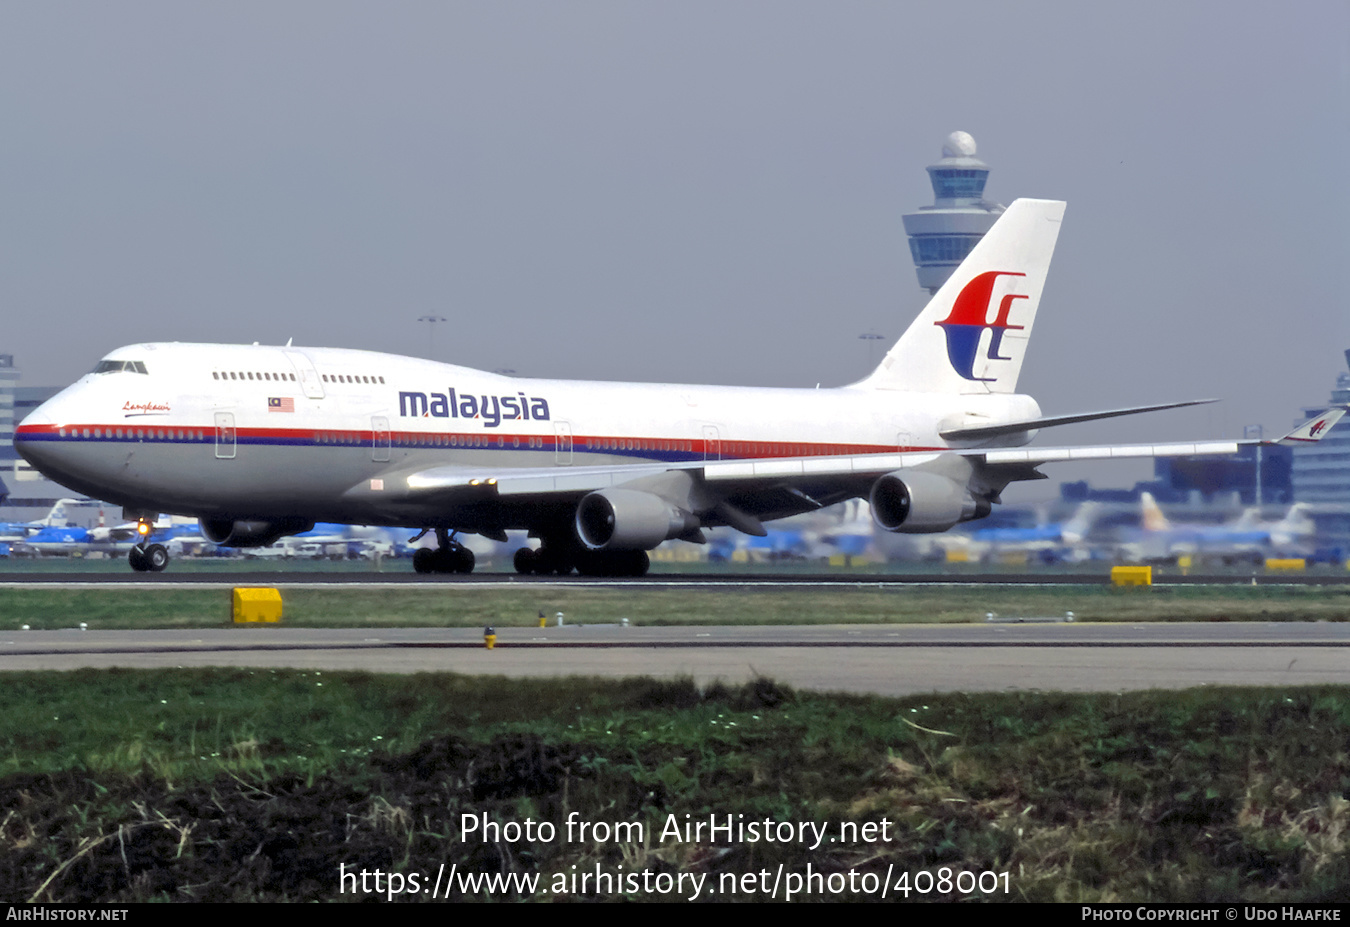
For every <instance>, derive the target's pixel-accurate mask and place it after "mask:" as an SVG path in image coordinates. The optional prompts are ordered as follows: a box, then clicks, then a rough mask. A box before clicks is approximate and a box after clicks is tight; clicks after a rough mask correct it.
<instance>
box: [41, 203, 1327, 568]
mask: <svg viewBox="0 0 1350 927" xmlns="http://www.w3.org/2000/svg"><path fill="white" fill-rule="evenodd" d="M1063 214H1064V204H1063V203H1061V202H1055V201H1049V200H1027V199H1023V200H1018V201H1016V202H1015V203H1013V204H1012V205H1011V206H1010V207H1009V208H1008V209H1007V211H1006V212H1005V213H1004V214H1003V215H1002V216H1001V217H1000V218H999V220H998V222H997V224H996V225H995V226H994V227H993V228H992V229H991V230H990V231H989V233H988V234H987V235H986V236H985V237H984V239H983V240H982V241H981V242H980V243H979V244H978V245H976V247H975V248H974V250H973V251H971V253H970V255H969V256H968V257H967V258H966V259H965V261H964V262H963V263H962V264H961V265H960V267H958V268H957V270H956V271H955V273H954V274H953V275H952V277H951V279H950V280H949V281H948V282H947V283H946V285H945V286H943V287H942V289H941V290H939V291H938V293H937V294H936V295H935V296H934V297H933V299H932V300H931V301H930V302H929V303H928V305H927V307H925V308H924V309H923V310H922V311H921V312H920V313H919V315H918V316H917V317H916V318H915V320H914V322H913V323H912V324H911V325H910V326H909V328H908V330H907V331H906V332H905V333H904V335H903V336H902V337H901V338H900V340H899V341H898V342H897V343H896V344H895V346H894V347H893V348H892V349H891V350H890V352H889V353H888V354H887V355H886V357H885V358H884V359H883V360H882V362H881V365H880V366H879V367H878V368H877V369H876V370H875V371H873V372H872V373H871V374H870V375H869V376H868V377H866V378H865V379H863V380H861V381H860V382H858V383H854V384H852V385H850V386H845V387H840V388H836V389H759V388H748V387H719V386H676V385H667V384H640V383H602V382H581V381H567V380H527V379H516V378H512V377H505V376H500V375H497V374H492V373H485V372H483V371H478V370H471V369H468V368H465V367H457V366H452V365H448V364H440V363H433V362H432V361H428V360H421V359H417V358H410V357H397V356H393V355H389V354H376V353H371V352H367V351H354V350H340V349H335V348H300V347H292V346H291V345H289V344H287V345H285V346H280V347H273V346H262V345H212V344H138V345H132V346H130V347H125V348H119V349H118V350H116V351H113V352H112V353H111V354H109V355H107V357H105V358H104V359H103V360H101V361H99V363H98V365H97V366H96V367H95V368H94V370H93V372H91V373H89V374H87V375H86V376H84V377H83V378H81V379H80V380H79V381H78V382H76V383H75V384H74V385H72V386H70V387H68V388H67V389H65V390H63V391H62V392H61V393H59V394H58V395H56V396H55V397H53V398H52V399H50V400H49V401H47V402H46V403H44V404H43V405H42V406H41V407H39V408H38V409H36V410H35V411H34V412H33V413H32V414H31V415H29V416H28V417H27V418H26V419H25V420H24V421H23V423H22V424H21V425H20V426H19V428H18V429H17V432H16V434H15V438H14V444H15V446H16V447H17V448H18V450H19V452H20V453H21V454H22V455H23V456H24V457H25V458H26V459H27V460H29V461H30V462H31V463H32V464H33V466H35V467H37V468H38V469H39V470H41V471H42V472H43V473H44V474H46V475H47V476H48V477H50V478H51V479H53V480H56V481H57V482H60V483H62V484H64V485H66V486H69V487H71V488H72V489H75V490H78V491H80V492H84V493H87V494H88V495H90V496H92V497H95V498H98V499H106V500H108V501H110V502H114V503H120V504H121V505H122V506H123V507H124V511H125V512H126V513H127V517H129V518H135V519H138V520H139V521H140V523H141V525H143V526H144V527H145V530H146V531H147V532H148V530H149V526H150V525H151V524H152V523H153V521H154V518H155V517H156V515H157V514H159V513H165V512H167V513H174V514H179V515H188V516H194V517H196V518H199V519H200V521H201V527H202V533H203V534H204V535H205V536H206V537H207V538H209V539H210V540H212V541H214V542H216V543H219V544H224V545H228V546H231V547H247V546H261V545H266V544H270V543H272V542H273V541H275V540H276V539H277V538H279V537H281V536H284V535H289V534H297V533H300V532H302V531H306V530H308V529H309V528H311V527H312V526H313V525H314V523H315V522H320V521H328V522H341V523H344V524H358V525H385V526H403V527H409V528H413V529H421V530H422V532H423V534H425V533H426V532H428V531H434V532H435V533H436V536H437V538H438V540H439V546H438V547H437V548H436V549H426V550H423V551H420V552H419V554H418V555H417V557H416V558H415V562H414V566H415V567H416V568H417V569H418V570H419V571H420V572H468V571H469V570H471V569H472V568H473V556H472V553H471V552H470V551H469V550H468V548H467V547H465V546H464V545H463V544H461V543H459V542H458V541H456V540H455V535H456V534H457V533H459V532H475V533H478V534H481V535H484V536H486V537H489V538H494V539H499V540H500V539H504V538H505V537H506V532H507V531H508V530H510V529H524V530H526V531H528V532H529V534H530V535H531V536H532V537H534V538H537V539H538V540H539V542H540V546H539V548H538V549H537V550H535V549H530V548H525V549H522V550H521V551H520V552H519V553H518V554H517V555H516V560H515V566H516V569H517V570H519V571H520V572H522V573H559V574H561V573H568V572H571V571H572V570H573V569H576V570H579V571H580V572H582V573H584V574H588V575H641V574H643V573H645V572H646V570H647V566H648V556H647V551H649V550H651V549H653V548H655V547H656V546H657V545H659V544H661V543H662V542H663V541H666V540H668V539H672V538H682V539H685V540H691V541H702V540H703V529H704V528H710V527H715V526H720V525H727V526H731V527H733V528H736V529H739V530H741V531H744V532H746V533H748V534H753V535H763V533H764V530H765V529H764V526H763V522H765V521H767V520H770V519H775V518H783V517H786V516H789V515H795V514H799V513H802V512H807V511H811V510H813V509H817V508H820V507H822V506H826V505H830V504H833V503H835V502H840V501H843V500H846V499H851V498H866V499H868V500H869V501H870V503H871V509H872V513H873V517H874V519H875V521H876V523H877V524H878V525H879V526H880V527H881V528H883V529H885V530H886V531H894V532H914V533H922V532H938V531H945V530H947V529H948V528H951V527H952V526H953V525H956V524H958V523H960V522H963V521H968V520H971V519H976V518H981V517H983V516H984V515H987V514H988V513H989V511H990V507H991V506H992V505H994V504H995V503H997V502H998V501H999V494H1000V493H1001V492H1002V491H1003V489H1004V487H1006V486H1007V485H1008V484H1009V483H1011V482H1013V481H1015V480H1031V479H1042V478H1043V475H1042V474H1041V473H1040V472H1039V471H1038V470H1037V467H1038V466H1040V465H1041V464H1045V463H1050V462H1053V461H1059V460H1086V459H1103V458H1112V459H1118V458H1124V457H1152V456H1162V455H1187V454H1218V453H1233V452H1235V451H1236V449H1237V443H1236V442H1231V441H1218V442H1204V443H1187V444H1168V445H1143V446H1116V447H1111V446H1107V447H1081V448H1053V447H1052V448H1024V447H1021V445H1025V444H1027V443H1028V442H1029V441H1030V440H1031V439H1032V437H1033V436H1034V435H1035V433H1036V432H1037V430H1038V429H1041V428H1045V427H1049V426H1053V425H1061V424H1068V423H1072V422H1082V421H1089V420H1093V419H1101V418H1109V417H1112V416H1116V415H1126V414H1130V413H1134V412H1145V411H1151V410H1153V409H1163V408H1174V407H1177V406H1183V405H1190V404H1191V403H1184V402H1183V403H1171V404H1168V405H1161V406H1148V407H1137V408H1130V409H1115V410H1111V411H1106V412H1090V413H1083V414H1077V415H1062V416H1053V417H1043V416H1042V415H1041V410H1040V408H1039V407H1038V406H1037V404H1036V402H1035V400H1033V399H1032V398H1031V397H1030V396H1025V395H1019V394H1018V393H1016V392H1015V390H1016V386H1017V379H1018V374H1019V373H1020V371H1021V369H1022V360H1023V357H1024V355H1025V352H1026V347H1027V341H1028V339H1029V338H1030V336H1031V331H1032V325H1033V323H1034V322H1035V319H1036V310H1037V308H1038V306H1039V304H1040V299H1041V291H1042V289H1043V287H1044V285H1045V278H1046V273H1047V271H1048V269H1049V266H1050V257H1051V254H1052V252H1053V250H1054V246H1055V241H1056V239H1057V237H1058V235H1059V229H1060V221H1061V219H1062V217H1063ZM1341 414H1342V410H1335V411H1333V412H1331V413H1328V415H1327V416H1324V417H1323V418H1322V419H1321V420H1320V424H1318V425H1314V423H1309V424H1308V425H1305V426H1303V427H1302V428H1300V429H1298V430H1296V432H1294V433H1293V434H1292V435H1290V436H1286V437H1288V438H1297V439H1298V440H1308V439H1309V438H1310V437H1311V438H1315V437H1317V436H1318V435H1320V434H1322V433H1324V431H1325V429H1326V428H1327V427H1329V425H1330V424H1331V423H1332V422H1334V421H1335V419H1336V418H1338V417H1339V416H1340V415H1341ZM168 560H169V555H168V551H167V550H166V549H165V548H164V547H163V545H159V544H153V543H148V542H145V541H143V542H142V543H141V544H139V545H137V546H136V547H135V548H134V549H133V550H132V552H131V554H130V562H131V566H132V567H133V568H134V569H137V570H152V571H158V570H162V569H164V567H165V566H166V565H167V563H168Z"/></svg>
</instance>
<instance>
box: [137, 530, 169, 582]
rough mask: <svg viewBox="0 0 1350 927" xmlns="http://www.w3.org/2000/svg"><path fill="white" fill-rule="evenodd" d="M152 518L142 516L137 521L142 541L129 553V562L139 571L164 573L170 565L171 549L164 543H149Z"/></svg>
mask: <svg viewBox="0 0 1350 927" xmlns="http://www.w3.org/2000/svg"><path fill="white" fill-rule="evenodd" d="M151 527H152V524H151V520H150V519H148V518H140V519H137V521H136V535H137V537H139V538H140V542H139V543H138V544H137V545H136V546H135V547H133V548H131V551H130V552H129V553H128V554H127V562H128V563H129V564H131V568H132V569H133V570H135V571H136V572H137V573H147V572H149V573H163V572H164V568H165V567H167V566H168V565H169V549H168V548H167V547H165V546H164V545H163V544H147V543H146V542H147V541H148V540H149V539H150V529H151Z"/></svg>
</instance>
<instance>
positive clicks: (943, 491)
mask: <svg viewBox="0 0 1350 927" xmlns="http://www.w3.org/2000/svg"><path fill="white" fill-rule="evenodd" d="M871 503H872V518H873V520H875V521H876V523H877V524H878V525H879V526H880V527H882V528H884V529H885V530H887V531H895V532H898V533H900V534H933V533H936V532H939V531H946V530H947V529H948V528H950V527H952V526H953V525H956V524H959V523H961V522H963V521H970V520H971V519H973V518H983V517H984V516H986V515H988V514H989V510H990V505H989V503H988V502H987V501H985V500H984V499H976V498H975V497H974V496H972V495H971V494H970V491H969V490H967V489H966V487H965V486H964V485H962V484H961V483H957V482H956V481H955V480H951V479H948V478H947V477H945V476H940V475H938V474H936V473H927V472H925V471H923V470H893V471H892V472H890V473H887V474H886V475H885V476H883V477H880V478H879V479H878V480H877V481H876V482H875V483H873V484H872V496H871Z"/></svg>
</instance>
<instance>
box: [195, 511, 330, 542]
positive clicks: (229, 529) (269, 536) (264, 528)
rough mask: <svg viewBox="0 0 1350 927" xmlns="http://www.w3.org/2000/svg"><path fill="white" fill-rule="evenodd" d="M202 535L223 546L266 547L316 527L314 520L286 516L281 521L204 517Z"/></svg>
mask: <svg viewBox="0 0 1350 927" xmlns="http://www.w3.org/2000/svg"><path fill="white" fill-rule="evenodd" d="M201 526H202V537H204V538H206V539H207V540H208V541H210V542H211V543H212V544H219V545H220V546H222V547H266V546H267V545H268V544H271V543H273V542H274V541H276V540H277V539H278V538H282V537H285V536H286V535H288V534H300V533H301V532H302V531H308V530H309V529H310V528H313V527H314V522H312V521H301V520H300V519H298V518H286V519H282V520H281V521H231V520H229V519H228V518H203V519H202V520H201Z"/></svg>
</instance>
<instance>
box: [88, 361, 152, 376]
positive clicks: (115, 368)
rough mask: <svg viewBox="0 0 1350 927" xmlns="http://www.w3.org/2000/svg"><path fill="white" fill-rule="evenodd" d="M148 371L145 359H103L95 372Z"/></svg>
mask: <svg viewBox="0 0 1350 927" xmlns="http://www.w3.org/2000/svg"><path fill="white" fill-rule="evenodd" d="M123 372H125V373H147V371H146V369H145V363H144V362H143V361H121V360H101V361H99V362H98V366H97V367H95V368H94V373H123Z"/></svg>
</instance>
